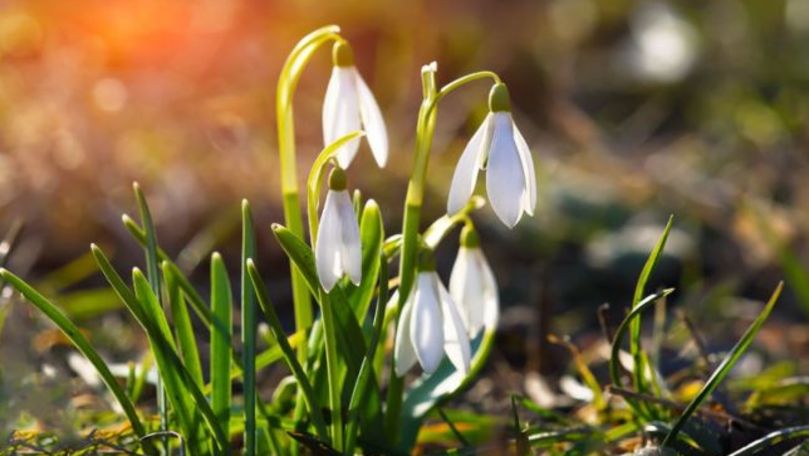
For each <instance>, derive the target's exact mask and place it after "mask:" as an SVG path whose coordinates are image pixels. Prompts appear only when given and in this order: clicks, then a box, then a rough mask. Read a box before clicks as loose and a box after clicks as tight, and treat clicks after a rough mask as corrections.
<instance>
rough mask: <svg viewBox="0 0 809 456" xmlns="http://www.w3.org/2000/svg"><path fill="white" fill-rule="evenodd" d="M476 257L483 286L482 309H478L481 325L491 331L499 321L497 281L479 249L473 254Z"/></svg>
mask: <svg viewBox="0 0 809 456" xmlns="http://www.w3.org/2000/svg"><path fill="white" fill-rule="evenodd" d="M475 255H476V256H477V263H478V268H479V270H480V283H481V284H482V286H483V292H482V293H481V295H482V296H483V307H482V308H481V309H480V312H479V314H480V316H481V318H482V319H481V324H482V326H483V327H485V328H486V330H488V331H493V330H494V329H496V328H497V322H498V320H499V319H500V292H499V290H498V288H497V281H496V280H495V278H494V273H493V272H492V268H491V267H490V266H489V262H488V261H486V257H485V256H484V255H483V251H482V250H481V249H477V252H476V253H475ZM476 332H477V331H476Z"/></svg>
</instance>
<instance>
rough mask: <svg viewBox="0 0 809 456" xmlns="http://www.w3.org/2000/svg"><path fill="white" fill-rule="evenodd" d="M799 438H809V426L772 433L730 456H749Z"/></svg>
mask: <svg viewBox="0 0 809 456" xmlns="http://www.w3.org/2000/svg"><path fill="white" fill-rule="evenodd" d="M799 437H803V438H807V437H809V426H795V427H789V428H784V429H779V430H777V431H774V432H770V433H769V434H767V435H765V436H764V437H762V438H760V439H758V440H756V441H753V442H751V443H749V444H748V445H745V446H744V447H743V448H739V449H738V450H736V451H734V452H733V453H731V454H730V456H749V455H752V454H755V453H757V452H758V450H761V449H764V448H771V447H773V446H775V445H777V444H779V443H781V442H784V441H786V440H792V439H797V438H799Z"/></svg>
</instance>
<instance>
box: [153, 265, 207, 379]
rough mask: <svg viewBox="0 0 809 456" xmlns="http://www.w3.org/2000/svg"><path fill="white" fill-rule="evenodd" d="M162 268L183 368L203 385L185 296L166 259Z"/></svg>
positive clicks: (197, 350)
mask: <svg viewBox="0 0 809 456" xmlns="http://www.w3.org/2000/svg"><path fill="white" fill-rule="evenodd" d="M161 267H162V269H163V279H164V280H165V282H166V292H167V293H166V295H167V297H168V300H169V308H170V309H171V321H172V322H173V323H174V334H175V337H176V338H177V345H178V348H179V350H180V356H181V357H182V359H183V364H184V365H185V368H186V369H188V373H189V374H191V377H193V378H194V381H195V382H196V384H197V386H198V387H200V388H201V387H202V386H203V385H204V381H203V379H202V363H201V362H200V358H199V348H198V347H197V339H196V336H195V335H194V326H193V325H192V324H191V317H190V315H188V308H187V307H186V302H185V298H184V297H183V294H182V292H181V290H180V286H179V285H178V283H177V276H176V274H175V272H174V270H173V269H172V268H171V266H170V265H169V263H168V262H167V261H164V262H163V263H162V265H161Z"/></svg>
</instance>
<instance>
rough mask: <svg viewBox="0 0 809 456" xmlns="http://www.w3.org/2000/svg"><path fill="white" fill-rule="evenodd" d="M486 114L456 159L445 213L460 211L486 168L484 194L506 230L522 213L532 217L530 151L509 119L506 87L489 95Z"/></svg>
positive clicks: (533, 183)
mask: <svg viewBox="0 0 809 456" xmlns="http://www.w3.org/2000/svg"><path fill="white" fill-rule="evenodd" d="M489 110H490V112H489V114H488V115H487V116H486V119H485V120H484V121H483V124H482V125H481V126H480V128H478V130H477V131H476V132H475V134H474V135H473V136H472V139H470V140H469V143H468V144H467V145H466V148H465V149H464V151H463V154H461V159H460V160H458V165H457V166H456V168H455V174H454V175H453V176H452V184H451V186H450V190H449V199H448V201H447V213H448V214H450V215H453V214H456V213H457V212H458V211H460V210H461V209H462V208H463V207H464V205H466V202H467V201H469V198H470V197H471V196H472V193H473V192H474V190H475V184H476V183H477V178H478V171H479V170H483V169H486V170H487V171H486V192H487V193H488V195H489V201H490V202H491V204H492V209H494V213H495V214H497V217H498V218H500V220H501V221H502V222H503V223H504V224H505V225H506V226H507V227H509V228H513V227H514V225H516V224H517V222H519V221H520V218H521V217H522V214H523V212H525V213H527V214H528V215H531V216H533V215H534V207H535V206H536V200H537V187H536V176H535V175H534V161H533V159H532V158H531V150H530V149H529V148H528V144H527V143H526V142H525V138H523V136H522V134H521V133H520V131H519V130H518V129H517V127H516V126H515V125H514V120H513V119H512V118H511V102H510V100H509V95H508V89H507V88H506V86H505V84H502V83H497V84H495V85H494V86H492V90H491V92H490V93H489Z"/></svg>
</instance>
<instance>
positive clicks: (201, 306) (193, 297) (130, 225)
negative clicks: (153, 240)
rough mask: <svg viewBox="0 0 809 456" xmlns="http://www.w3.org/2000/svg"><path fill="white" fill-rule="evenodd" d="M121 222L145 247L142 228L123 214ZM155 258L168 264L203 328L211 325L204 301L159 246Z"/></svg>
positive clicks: (144, 235) (208, 311)
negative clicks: (203, 325)
mask: <svg viewBox="0 0 809 456" xmlns="http://www.w3.org/2000/svg"><path fill="white" fill-rule="evenodd" d="M121 220H122V221H123V223H124V228H126V229H127V231H129V233H130V234H131V235H132V237H133V238H135V240H136V241H137V242H138V243H139V244H140V245H142V246H145V245H146V232H145V231H144V230H143V228H141V227H140V225H138V223H137V222H136V221H134V220H132V218H131V217H129V216H128V215H126V214H124V215H123V216H122V217H121ZM157 258H158V259H159V260H160V261H165V262H167V263H168V265H169V268H170V269H171V271H172V272H173V273H174V276H175V278H176V279H177V284H178V285H179V286H180V289H181V290H182V291H183V293H184V294H185V296H186V298H188V302H189V303H190V304H191V307H192V308H193V309H194V311H195V312H196V313H197V315H198V316H199V318H200V319H201V320H202V322H203V323H204V324H205V326H210V325H211V309H210V308H209V307H208V305H207V304H206V303H205V300H204V299H202V296H200V294H199V293H198V292H197V290H196V289H195V288H194V286H193V285H191V282H190V281H189V280H188V278H187V277H186V276H185V274H183V272H182V270H181V269H180V268H179V267H178V266H177V264H176V263H174V262H173V261H172V260H171V258H169V256H168V255H167V254H166V252H164V251H163V249H161V248H160V247H159V246H158V247H157Z"/></svg>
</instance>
